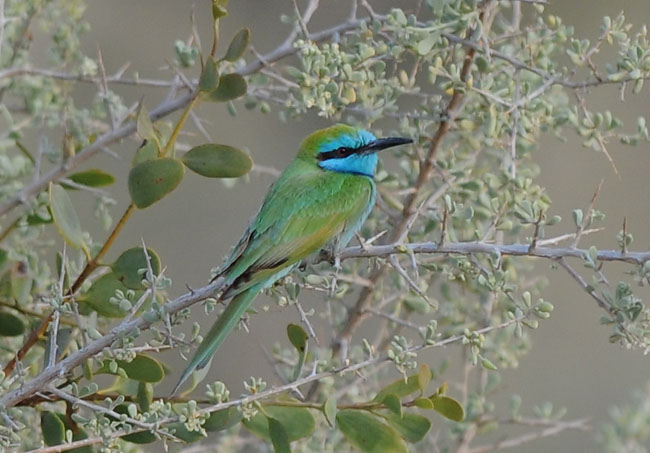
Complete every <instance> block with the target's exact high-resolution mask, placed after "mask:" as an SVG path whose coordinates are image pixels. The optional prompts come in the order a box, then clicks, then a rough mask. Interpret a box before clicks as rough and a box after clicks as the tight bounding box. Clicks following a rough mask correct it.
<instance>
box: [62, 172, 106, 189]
mask: <svg viewBox="0 0 650 453" xmlns="http://www.w3.org/2000/svg"><path fill="white" fill-rule="evenodd" d="M68 179H69V180H70V181H73V182H76V183H77V184H81V185H82V186H88V187H104V186H110V185H111V184H113V183H114V182H115V178H114V177H113V175H111V174H109V173H106V172H104V171H102V170H100V169H98V168H91V169H90V170H86V171H81V172H79V173H73V174H71V175H69V176H68ZM62 185H63V186H64V187H65V188H66V189H68V188H72V189H74V187H67V186H66V185H65V184H62Z"/></svg>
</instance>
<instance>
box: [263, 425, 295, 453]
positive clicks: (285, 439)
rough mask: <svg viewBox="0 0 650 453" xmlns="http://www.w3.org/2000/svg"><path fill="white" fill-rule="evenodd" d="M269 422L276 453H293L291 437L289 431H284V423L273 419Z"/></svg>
mask: <svg viewBox="0 0 650 453" xmlns="http://www.w3.org/2000/svg"><path fill="white" fill-rule="evenodd" d="M267 421H268V424H269V434H270V435H271V442H272V443H273V450H274V451H275V453H291V444H290V443H289V436H288V435H287V431H286V430H285V429H284V426H283V425H282V423H280V422H279V421H278V420H276V419H274V418H272V417H269V418H268V419H267Z"/></svg>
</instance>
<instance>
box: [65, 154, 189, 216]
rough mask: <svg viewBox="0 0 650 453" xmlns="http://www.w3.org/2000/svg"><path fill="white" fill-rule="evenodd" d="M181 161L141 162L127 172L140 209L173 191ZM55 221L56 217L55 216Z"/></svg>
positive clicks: (180, 173) (180, 175)
mask: <svg viewBox="0 0 650 453" xmlns="http://www.w3.org/2000/svg"><path fill="white" fill-rule="evenodd" d="M184 174H185V166H184V165H183V164H182V163H181V161H179V160H177V159H171V158H163V159H156V160H150V161H146V162H142V163H140V164H138V165H136V166H135V167H133V168H132V169H131V171H130V172H129V194H130V195H131V200H133V203H134V204H135V205H136V206H137V207H138V208H140V209H144V208H148V207H149V206H151V205H152V204H154V203H155V202H157V201H158V200H160V199H162V198H163V197H165V195H167V194H169V193H170V192H171V191H173V190H174V189H175V188H176V187H177V186H178V185H179V184H180V182H181V181H182V179H183V175H184ZM55 221H56V217H55Z"/></svg>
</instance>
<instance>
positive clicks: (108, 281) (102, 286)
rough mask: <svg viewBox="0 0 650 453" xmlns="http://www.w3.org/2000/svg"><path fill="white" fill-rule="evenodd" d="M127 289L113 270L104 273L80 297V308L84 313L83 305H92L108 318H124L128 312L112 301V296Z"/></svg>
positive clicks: (98, 312)
mask: <svg viewBox="0 0 650 453" xmlns="http://www.w3.org/2000/svg"><path fill="white" fill-rule="evenodd" d="M118 289H119V290H120V291H122V292H126V291H127V289H128V288H127V287H126V286H124V284H122V282H121V281H119V280H118V278H117V276H116V275H115V274H114V273H113V272H109V273H108V274H106V275H102V276H101V277H99V278H98V279H97V280H95V281H94V282H93V284H92V285H91V286H90V288H89V289H88V291H87V292H86V293H85V294H83V295H82V296H81V297H80V298H79V302H80V303H81V304H80V305H79V309H80V310H81V311H82V313H83V306H84V305H86V307H90V308H91V309H92V310H94V311H96V312H97V314H99V315H101V316H104V317H106V318H122V317H124V316H126V314H127V312H126V311H124V310H122V309H121V308H120V307H119V306H118V305H116V304H112V303H111V302H110V299H111V297H113V296H115V291H117V290H118Z"/></svg>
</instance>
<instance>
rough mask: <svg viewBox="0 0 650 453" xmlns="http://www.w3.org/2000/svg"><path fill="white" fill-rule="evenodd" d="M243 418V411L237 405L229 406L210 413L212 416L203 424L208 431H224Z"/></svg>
mask: <svg viewBox="0 0 650 453" xmlns="http://www.w3.org/2000/svg"><path fill="white" fill-rule="evenodd" d="M241 419H242V416H241V412H239V411H238V410H237V408H236V407H229V408H227V409H222V410H220V411H216V412H213V413H211V414H210V417H208V419H207V420H206V421H205V423H204V424H203V428H204V429H205V430H206V431H207V432H215V431H222V430H224V429H228V428H230V427H231V426H235V425H236V424H237V423H239V422H240V421H241Z"/></svg>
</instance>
